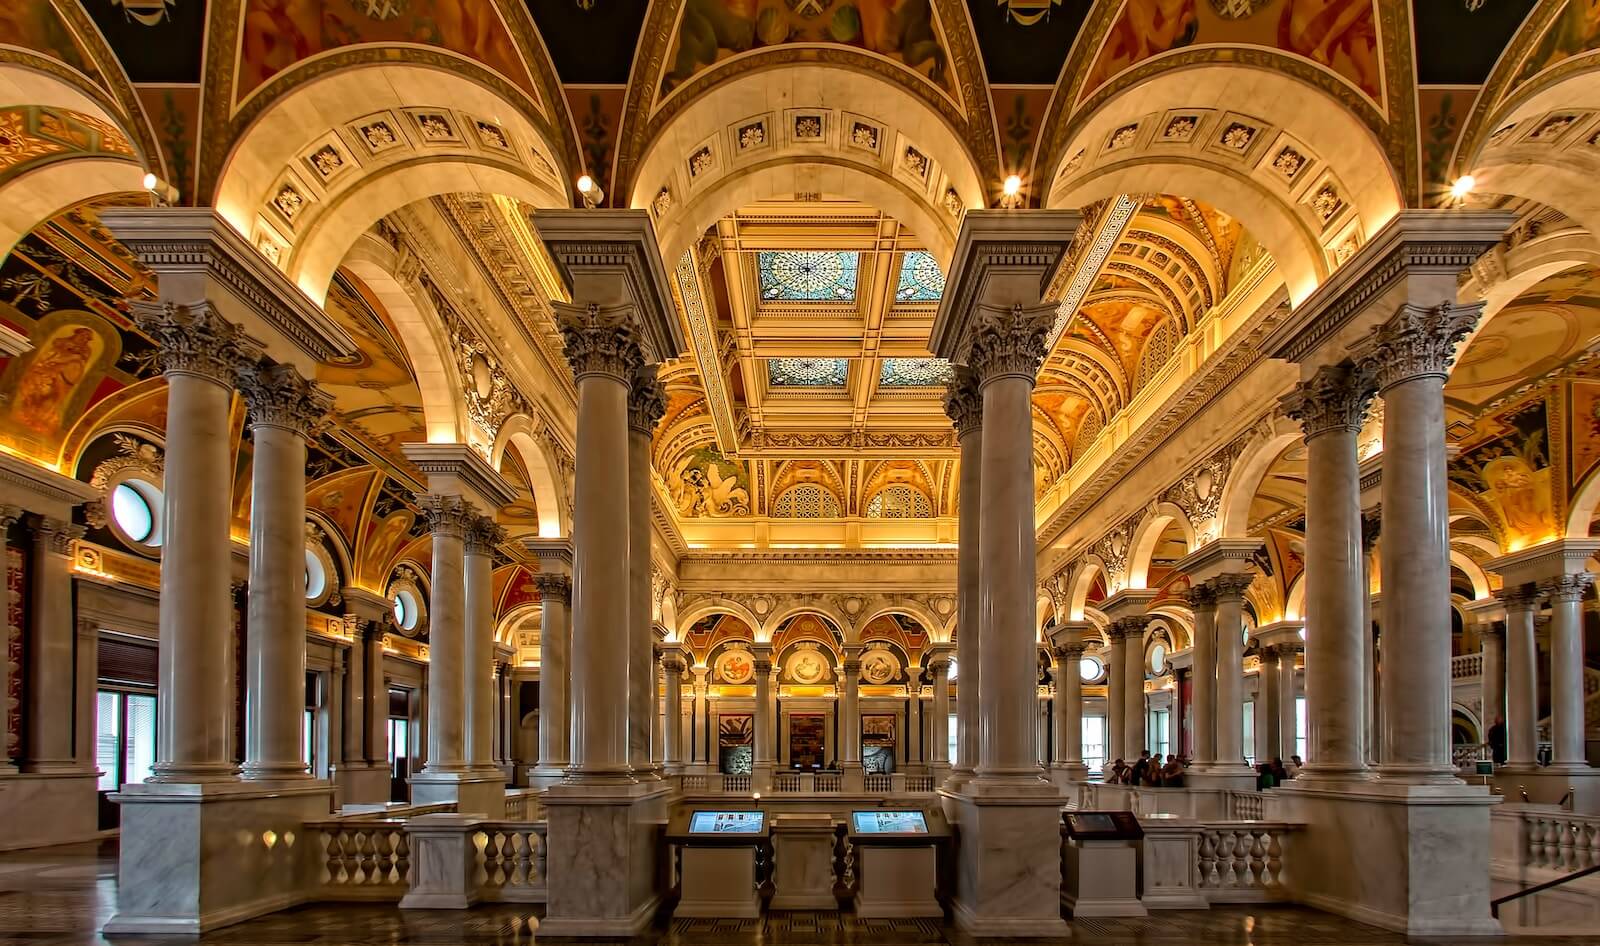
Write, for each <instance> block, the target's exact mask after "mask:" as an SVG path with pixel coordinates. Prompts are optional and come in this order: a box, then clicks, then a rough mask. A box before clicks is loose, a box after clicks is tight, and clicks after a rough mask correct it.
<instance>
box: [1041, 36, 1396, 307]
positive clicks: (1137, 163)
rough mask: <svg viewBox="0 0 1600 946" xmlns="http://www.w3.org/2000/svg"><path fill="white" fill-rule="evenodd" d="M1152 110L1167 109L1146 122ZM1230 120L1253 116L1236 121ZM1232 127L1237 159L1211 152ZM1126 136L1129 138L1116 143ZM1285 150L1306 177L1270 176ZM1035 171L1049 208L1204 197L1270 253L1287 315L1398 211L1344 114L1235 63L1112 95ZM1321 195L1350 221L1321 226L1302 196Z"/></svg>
mask: <svg viewBox="0 0 1600 946" xmlns="http://www.w3.org/2000/svg"><path fill="white" fill-rule="evenodd" d="M1058 94H1059V90H1058ZM1151 103H1163V105H1164V106H1165V107H1164V108H1163V109H1162V110H1160V111H1152V110H1150V106H1151ZM1169 103H1170V104H1169ZM1233 109H1248V110H1249V111H1250V112H1251V115H1250V116H1248V117H1247V116H1243V115H1238V116H1237V118H1235V117H1234V115H1235V114H1236V113H1233V112H1232V111H1231V110H1233ZM1185 116H1191V117H1194V118H1195V119H1196V125H1195V126H1194V127H1193V128H1192V129H1191V130H1190V131H1189V132H1187V133H1186V136H1185V137H1183V138H1182V139H1181V141H1178V142H1174V141H1172V140H1170V139H1169V138H1168V137H1167V136H1168V135H1169V133H1170V125H1171V123H1172V122H1173V121H1177V120H1179V119H1181V118H1183V117H1185ZM1225 116H1227V118H1226V122H1227V123H1226V124H1225V123H1224V117H1225ZM1248 122H1257V123H1258V124H1254V125H1251V124H1248ZM1235 124H1240V125H1242V127H1244V128H1246V129H1248V134H1249V137H1248V138H1247V139H1246V142H1245V145H1244V147H1243V148H1242V149H1235V148H1231V147H1229V146H1227V145H1224V144H1222V143H1221V138H1222V136H1223V135H1224V134H1226V133H1227V132H1228V131H1230V130H1232V128H1233V125H1235ZM1130 128H1132V129H1136V130H1135V131H1134V132H1133V135H1134V137H1133V138H1132V139H1130V140H1129V141H1128V142H1127V143H1122V138H1123V136H1124V135H1125V133H1127V131H1128V129H1130ZM1283 148H1290V149H1291V150H1293V151H1294V153H1295V154H1296V155H1297V156H1299V158H1300V159H1301V160H1302V162H1303V164H1302V166H1303V167H1304V168H1305V170H1306V171H1307V172H1308V174H1309V176H1308V174H1302V173H1300V172H1299V171H1298V170H1297V171H1296V173H1295V174H1294V175H1293V176H1292V177H1287V176H1286V175H1284V174H1282V173H1280V172H1277V171H1274V170H1273V162H1274V160H1275V159H1276V156H1277V155H1279V154H1281V153H1282V149H1283ZM1313 162H1314V164H1313ZM1038 171H1039V180H1038V182H1036V185H1035V186H1036V188H1042V190H1041V191H1040V192H1041V194H1042V197H1043V200H1042V202H1043V204H1044V206H1047V207H1081V206H1083V205H1085V204H1088V203H1091V202H1093V201H1096V200H1102V199H1105V198H1109V197H1114V196H1116V195H1118V194H1129V193H1133V194H1138V193H1168V194H1180V195H1202V196H1204V197H1205V199H1206V200H1207V201H1208V202H1209V203H1211V204H1212V205H1214V206H1216V207H1218V208H1219V209H1222V210H1224V211H1225V212H1227V213H1229V214H1232V215H1233V216H1235V217H1237V218H1238V219H1239V220H1240V221H1241V222H1242V223H1243V224H1244V225H1245V227H1246V228H1248V229H1249V230H1250V232H1251V233H1253V234H1254V235H1255V236H1256V238H1257V239H1259V240H1260V241H1261V243H1262V245H1263V246H1265V247H1266V248H1267V249H1268V251H1270V252H1271V253H1272V255H1273V257H1274V259H1275V260H1276V261H1277V264H1278V271H1279V272H1280V273H1281V274H1282V276H1283V279H1284V281H1285V283H1286V285H1287V286H1288V289H1289V296H1290V300H1291V301H1292V302H1294V303H1296V304H1298V303H1299V302H1300V301H1301V300H1303V299H1305V298H1306V297H1307V296H1308V295H1310V293H1311V291H1312V290H1313V289H1315V288H1316V287H1317V285H1318V284H1320V283H1321V282H1322V280H1323V279H1324V278H1326V276H1327V275H1328V273H1329V272H1330V271H1331V270H1332V268H1333V266H1334V259H1335V257H1334V249H1335V247H1336V246H1339V245H1342V244H1343V243H1344V242H1345V241H1346V240H1347V239H1348V238H1349V237H1350V236H1351V235H1354V236H1355V238H1356V240H1357V242H1358V243H1359V241H1360V240H1363V239H1365V238H1366V236H1368V235H1370V234H1372V233H1374V232H1376V231H1377V230H1378V228H1380V227H1382V226H1383V225H1384V223H1386V222H1388V220H1389V219H1390V218H1391V217H1393V216H1394V215H1395V214H1396V213H1397V212H1398V211H1399V210H1400V209H1401V208H1402V207H1404V206H1405V205H1406V201H1405V197H1404V189H1403V186H1402V184H1401V182H1400V179H1399V177H1398V176H1397V175H1396V174H1395V171H1394V168H1393V167H1392V166H1391V165H1390V163H1389V160H1388V158H1387V157H1386V156H1385V154H1384V151H1383V148H1382V146H1381V145H1380V143H1379V142H1378V141H1377V139H1376V138H1375V137H1374V136H1373V134H1372V132H1371V130H1370V129H1369V128H1368V127H1367V126H1366V124H1365V123H1363V122H1362V121H1361V120H1360V119H1359V118H1358V117H1357V116H1356V115H1354V114H1352V113H1351V112H1350V111H1349V110H1348V108H1346V106H1344V105H1342V104H1340V103H1339V102H1337V101H1336V100H1334V99H1333V98H1332V97H1330V96H1329V95H1327V94H1326V93H1323V92H1321V91H1319V90H1317V89H1314V88H1312V87H1311V86H1309V85H1307V84H1306V83H1304V82H1302V81H1300V80H1298V79H1294V78H1292V77H1290V76H1288V75H1285V74H1281V73H1277V72H1273V71H1270V70H1266V69H1258V68H1253V67H1248V66H1242V65H1241V64H1238V63H1231V64H1203V65H1196V66H1193V67H1188V68H1176V69H1168V70H1166V71H1164V72H1160V73H1157V74H1155V75H1153V76H1149V77H1148V78H1146V79H1144V80H1143V81H1141V82H1139V83H1138V84H1136V85H1132V86H1129V87H1127V88H1125V89H1123V90H1122V91H1120V92H1118V93H1116V94H1113V95H1111V96H1110V97H1108V98H1107V99H1106V100H1105V101H1103V102H1101V103H1100V104H1099V105H1098V106H1097V107H1095V108H1094V109H1093V110H1091V111H1089V112H1086V113H1084V114H1083V115H1081V116H1078V117H1075V118H1074V119H1073V122H1072V127H1071V128H1070V129H1069V130H1068V131H1067V132H1066V133H1065V134H1064V135H1063V136H1062V137H1061V139H1060V141H1059V145H1058V146H1057V147H1056V148H1054V149H1053V150H1052V151H1051V152H1050V155H1049V157H1048V159H1047V160H1046V163H1045V164H1043V165H1041V166H1040V167H1039V168H1038ZM1324 184H1332V186H1333V187H1334V188H1335V190H1336V192H1337V193H1338V194H1339V195H1340V196H1341V198H1342V199H1343V200H1344V201H1345V202H1346V203H1347V204H1348V205H1349V206H1351V207H1353V208H1354V212H1353V213H1347V212H1345V209H1344V208H1343V207H1341V208H1340V209H1339V210H1337V211H1335V212H1334V214H1333V215H1332V216H1330V217H1329V218H1328V220H1327V221H1326V222H1325V223H1323V222H1321V221H1319V220H1318V219H1317V216H1316V214H1315V213H1314V212H1313V211H1312V210H1311V207H1310V203H1309V202H1310V199H1311V193H1309V192H1310V191H1312V190H1318V191H1320V190H1321V188H1322V187H1323V185H1324Z"/></svg>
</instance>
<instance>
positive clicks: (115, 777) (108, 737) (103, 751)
mask: <svg viewBox="0 0 1600 946" xmlns="http://www.w3.org/2000/svg"><path fill="white" fill-rule="evenodd" d="M120 702H121V700H119V699H118V696H117V694H115V693H107V692H105V691H104V690H102V691H101V692H99V693H96V694H95V695H94V764H95V766H96V767H98V768H99V769H100V790H101V791H102V792H114V791H116V790H117V787H118V786H119V785H120V784H121V783H120V779H121V777H122V773H121V772H120V771H119V763H120V761H121V758H122V711H121V708H120V706H119V705H118V704H119V703H120Z"/></svg>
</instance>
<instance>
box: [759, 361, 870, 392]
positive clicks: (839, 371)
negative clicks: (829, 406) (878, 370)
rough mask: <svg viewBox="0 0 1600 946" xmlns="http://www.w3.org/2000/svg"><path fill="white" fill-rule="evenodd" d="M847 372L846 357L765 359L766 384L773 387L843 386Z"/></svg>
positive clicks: (848, 366)
mask: <svg viewBox="0 0 1600 946" xmlns="http://www.w3.org/2000/svg"><path fill="white" fill-rule="evenodd" d="M849 374H850V360H849V359H847V358H769V359H767V384H768V385H770V386H771V387H775V388H830V387H844V383H845V381H846V379H847V378H848V377H849Z"/></svg>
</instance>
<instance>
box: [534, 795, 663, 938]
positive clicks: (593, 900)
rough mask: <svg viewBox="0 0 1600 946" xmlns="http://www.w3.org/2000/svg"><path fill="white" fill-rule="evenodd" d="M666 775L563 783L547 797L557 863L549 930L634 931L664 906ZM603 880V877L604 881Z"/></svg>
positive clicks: (544, 930)
mask: <svg viewBox="0 0 1600 946" xmlns="http://www.w3.org/2000/svg"><path fill="white" fill-rule="evenodd" d="M671 797H672V792H671V790H670V789H669V787H668V784H667V783H665V782H660V781H656V782H641V783H634V784H623V783H613V784H594V783H579V784H572V785H568V784H562V785H555V786H552V787H551V788H550V790H549V791H547V792H545V793H544V795H543V796H542V799H543V801H544V805H545V817H546V818H547V820H548V822H549V825H550V831H549V845H550V851H551V852H553V856H552V857H551V863H552V864H555V863H558V862H559V864H560V868H559V869H555V870H551V871H550V877H549V881H548V883H549V893H548V896H549V899H548V900H547V901H546V906H545V917H544V919H543V920H541V921H540V922H539V933H540V934H542V935H544V936H605V937H628V936H634V935H637V934H638V933H640V932H642V931H643V930H644V929H645V928H646V927H647V926H649V925H650V922H651V920H652V919H653V918H654V917H655V914H656V910H657V909H659V907H660V906H661V892H662V889H663V886H664V885H663V883H662V878H661V876H660V871H661V865H660V860H661V856H662V855H661V852H662V851H663V850H664V849H665V844H666V841H665V834H666V826H667V802H668V801H669V800H670V799H671ZM597 879H599V880H601V881H602V882H599V883H597V882H596V880H597Z"/></svg>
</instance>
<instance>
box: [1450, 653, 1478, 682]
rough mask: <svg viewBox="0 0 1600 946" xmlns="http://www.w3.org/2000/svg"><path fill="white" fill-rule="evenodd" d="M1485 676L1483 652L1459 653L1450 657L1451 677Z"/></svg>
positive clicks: (1454, 678) (1455, 678) (1453, 678)
mask: <svg viewBox="0 0 1600 946" xmlns="http://www.w3.org/2000/svg"><path fill="white" fill-rule="evenodd" d="M1481 676H1483V654H1482V653H1481V652H1480V653H1476V654H1458V655H1456V656H1454V657H1451V658H1450V678H1451V679H1452V680H1461V679H1464V678H1467V677H1481Z"/></svg>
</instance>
